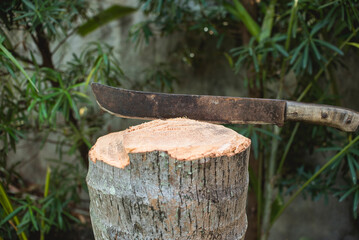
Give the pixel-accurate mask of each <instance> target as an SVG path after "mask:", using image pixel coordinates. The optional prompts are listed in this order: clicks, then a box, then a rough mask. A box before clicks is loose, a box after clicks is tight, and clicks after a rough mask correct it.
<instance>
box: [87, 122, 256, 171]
mask: <svg viewBox="0 0 359 240" xmlns="http://www.w3.org/2000/svg"><path fill="white" fill-rule="evenodd" d="M249 145H250V139H248V138H246V137H244V136H242V135H240V134H238V133H237V132H235V131H233V130H231V129H229V128H226V127H223V126H221V125H216V124H211V123H205V122H200V121H195V120H190V119H186V118H175V119H169V120H154V121H151V122H147V123H144V124H141V125H138V126H134V127H130V128H129V129H127V130H124V131H121V132H116V133H111V134H108V135H106V136H103V137H100V138H99V139H98V140H97V142H96V144H95V145H94V146H93V147H92V148H91V150H90V152H89V157H90V159H91V160H92V161H94V162H96V161H97V160H100V161H104V162H106V163H107V164H109V165H112V166H115V167H118V168H124V167H126V166H127V165H128V164H129V163H130V160H129V156H128V154H129V153H142V152H151V151H163V152H167V154H168V155H169V156H170V157H171V158H174V159H177V160H183V161H190V160H195V159H199V158H203V157H219V156H233V155H234V154H237V153H240V152H242V151H244V150H245V149H247V147H248V146H249Z"/></svg>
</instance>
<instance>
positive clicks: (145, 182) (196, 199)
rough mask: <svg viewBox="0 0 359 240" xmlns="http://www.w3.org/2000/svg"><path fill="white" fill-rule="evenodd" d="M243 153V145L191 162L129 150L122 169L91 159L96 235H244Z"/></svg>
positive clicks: (245, 164)
mask: <svg viewBox="0 0 359 240" xmlns="http://www.w3.org/2000/svg"><path fill="white" fill-rule="evenodd" d="M248 156H249V146H248V145H247V146H246V148H245V149H244V150H243V151H242V152H240V153H237V154H235V155H232V156H220V157H204V158H200V159H197V160H191V161H179V160H177V159H174V158H171V157H170V156H169V155H168V154H167V153H166V152H162V151H151V152H146V153H130V154H129V157H130V164H129V165H127V166H126V167H124V168H117V167H114V166H111V165H109V164H107V163H105V162H103V161H96V162H95V163H94V162H93V161H90V164H89V172H88V175H87V184H88V188H89V193H90V199H91V203H90V214H91V220H92V226H93V231H94V234H95V237H96V239H97V240H99V239H244V234H245V231H246V228H247V216H246V211H245V206H246V199H247V190H248V189H247V188H248V170H247V168H248ZM90 158H91V154H90ZM90 160H91V159H90Z"/></svg>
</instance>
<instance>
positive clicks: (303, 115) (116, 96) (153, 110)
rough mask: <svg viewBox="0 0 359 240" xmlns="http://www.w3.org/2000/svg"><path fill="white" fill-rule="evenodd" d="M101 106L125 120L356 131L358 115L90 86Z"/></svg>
mask: <svg viewBox="0 0 359 240" xmlns="http://www.w3.org/2000/svg"><path fill="white" fill-rule="evenodd" d="M91 87H92V90H93V92H94V94H95V97H96V101H97V103H98V105H99V106H100V107H101V108H102V109H103V110H105V111H107V112H109V113H111V114H114V115H116V116H119V117H123V118H134V119H148V120H152V119H169V118H177V117H185V118H190V119H195V120H199V121H205V122H211V123H218V124H276V125H278V126H283V125H284V123H285V122H287V121H299V122H307V123H312V124H319V125H325V126H329V127H334V128H337V129H340V130H342V131H346V132H355V131H356V129H357V128H358V125H359V113H358V112H356V111H353V110H350V109H346V108H342V107H336V106H329V105H322V104H312V103H302V102H295V101H286V100H277V99H263V98H244V97H223V96H208V95H187V94H166V93H154V92H143V91H134V90H126V89H123V88H115V87H110V86H106V85H102V84H99V83H92V84H91Z"/></svg>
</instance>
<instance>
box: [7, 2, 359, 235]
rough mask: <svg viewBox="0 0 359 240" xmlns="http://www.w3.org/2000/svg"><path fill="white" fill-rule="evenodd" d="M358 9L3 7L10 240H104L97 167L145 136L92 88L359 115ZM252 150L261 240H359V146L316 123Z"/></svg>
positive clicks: (274, 5) (270, 134)
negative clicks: (97, 157) (117, 144)
mask: <svg viewBox="0 0 359 240" xmlns="http://www.w3.org/2000/svg"><path fill="white" fill-rule="evenodd" d="M358 32H359V3H358V1H356V0H331V1H324V0H316V1H310V0H294V1H281V0H242V1H240V0H233V1H232V0H167V1H163V0H138V1H130V0H118V1H116V0H105V1H99V0H62V1H56V0H2V1H1V2H0V79H1V83H0V183H1V185H0V204H1V205H0V239H93V235H92V230H91V223H90V218H89V213H88V206H89V198H88V192H87V187H86V182H85V179H86V172H87V167H88V157H87V153H88V151H89V149H90V148H91V146H92V145H93V144H94V143H95V142H96V139H97V138H98V137H99V136H102V135H105V134H107V133H110V132H114V131H121V130H124V129H125V128H127V127H128V126H131V125H135V124H139V123H141V121H137V120H128V119H120V118H117V117H114V116H112V115H110V114H108V113H104V112H102V111H101V110H100V109H99V107H98V106H97V105H96V102H95V100H94V97H93V95H92V92H91V87H90V84H91V83H92V82H100V83H103V84H107V85H110V86H115V87H123V88H128V89H135V90H145V91H156V92H168V93H188V94H206V95H222V96H241V97H259V98H280V99H288V100H297V101H302V102H312V103H322V104H331V105H336V106H343V107H347V108H351V109H353V110H356V111H359V101H358V92H359V68H358V62H359V36H358ZM227 127H230V128H232V129H234V130H235V131H237V132H239V133H241V134H243V135H245V136H247V137H249V138H251V140H252V146H251V159H250V168H249V171H250V189H249V197H248V204H247V214H248V221H249V227H248V230H247V234H246V239H248V240H255V239H261V240H266V239H270V240H278V239H279V240H281V239H290V240H292V239H294V240H318V239H319V240H321V239H323V240H324V239H325V240H342V239H343V240H353V239H359V228H358V223H359V221H358V206H359V184H358V177H359V161H358V158H359V141H358V140H359V137H358V134H357V133H350V134H349V133H343V132H340V131H339V130H336V129H333V128H329V127H323V126H314V125H309V124H304V123H301V124H299V123H288V124H286V125H285V126H284V127H282V128H278V127H275V126H254V125H250V126H240V125H228V126H227Z"/></svg>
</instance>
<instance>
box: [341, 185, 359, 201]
mask: <svg viewBox="0 0 359 240" xmlns="http://www.w3.org/2000/svg"><path fill="white" fill-rule="evenodd" d="M357 189H358V187H352V188H351V189H349V190H348V191H347V192H346V193H344V195H343V196H342V197H341V198H340V199H339V202H342V201H343V200H344V199H346V198H347V197H348V196H349V195H350V194H351V193H352V192H354V191H355V190H357Z"/></svg>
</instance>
